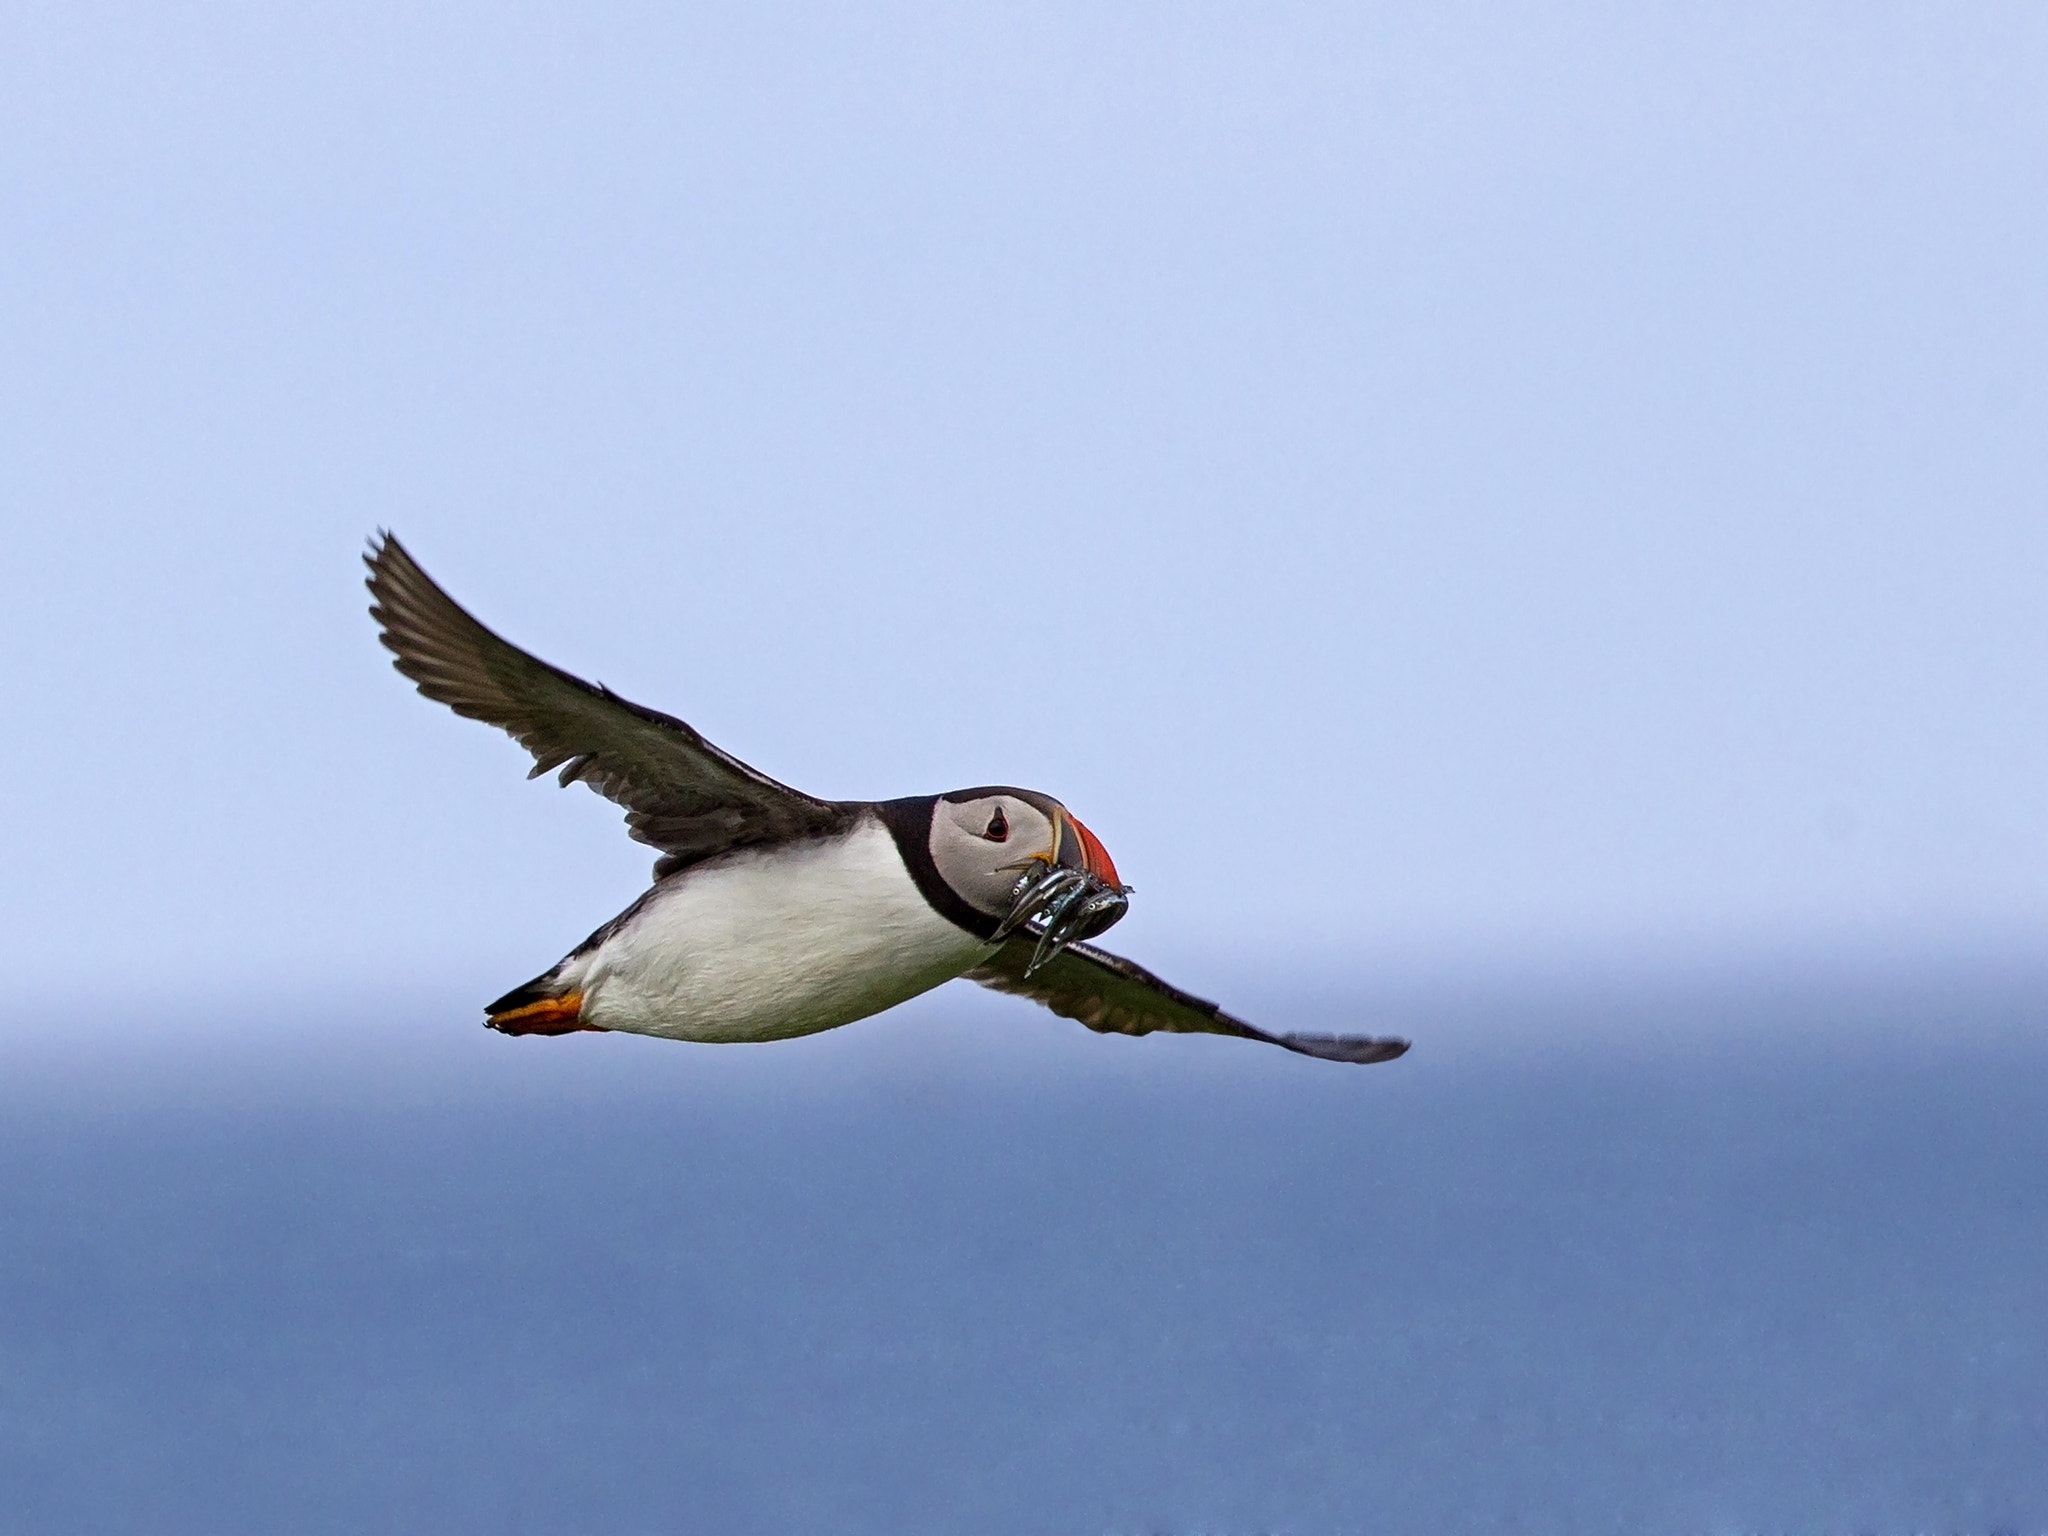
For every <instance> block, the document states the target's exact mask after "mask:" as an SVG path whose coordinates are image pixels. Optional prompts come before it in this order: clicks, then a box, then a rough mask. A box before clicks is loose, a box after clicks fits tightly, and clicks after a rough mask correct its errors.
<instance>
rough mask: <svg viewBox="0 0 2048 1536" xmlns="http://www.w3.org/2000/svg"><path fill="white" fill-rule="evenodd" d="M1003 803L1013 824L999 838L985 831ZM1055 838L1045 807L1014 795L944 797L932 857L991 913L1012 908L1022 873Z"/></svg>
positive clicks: (944, 875)
mask: <svg viewBox="0 0 2048 1536" xmlns="http://www.w3.org/2000/svg"><path fill="white" fill-rule="evenodd" d="M998 809H1000V810H1001V811H1002V813H1003V820H1004V821H1005V822H1006V823H1008V825H1009V836H1008V837H1006V838H1004V839H1003V841H1001V842H999V843H998V842H993V841H991V840H990V839H988V838H986V837H984V836H983V835H982V834H983V833H984V832H985V831H986V830H987V829H988V824H989V822H990V820H991V819H992V818H993V817H994V816H995V813H996V811H997V810H998ZM1051 843H1052V822H1051V821H1050V820H1049V819H1048V818H1047V817H1046V815H1045V813H1044V812H1042V811H1040V810H1038V809H1037V808H1036V807H1034V806H1031V805H1027V804H1026V803H1025V802H1024V801H1022V800H1018V799H1015V798H1014V797H1012V796H1009V795H989V796H986V797H985V798H982V799H979V800H967V801H962V802H960V803H958V804H955V803H954V802H952V801H941V802H940V805H939V813H938V814H937V815H936V816H934V817H933V818H932V833H931V853H932V863H933V865H934V866H936V867H937V869H938V872H939V876H940V878H941V879H943V880H944V881H945V882H946V884H948V885H949V886H951V887H952V888H953V889H954V891H956V892H957V893H958V894H959V896H960V899H961V900H962V901H965V902H966V903H967V904H968V905H969V906H971V907H973V908H974V909H975V910H976V911H977V912H986V913H988V914H989V915H990V916H992V917H1000V916H1002V915H1003V914H1005V913H1007V912H1008V911H1009V909H1010V898H1011V893H1012V891H1013V890H1014V889H1015V887H1016V884H1017V877H1018V876H1019V875H1020V874H1021V873H1023V870H1024V867H1025V865H1027V864H1028V863H1030V862H1031V860H1032V857H1033V855H1036V854H1042V853H1044V852H1045V851H1046V849H1047V848H1048V847H1050V846H1051Z"/></svg>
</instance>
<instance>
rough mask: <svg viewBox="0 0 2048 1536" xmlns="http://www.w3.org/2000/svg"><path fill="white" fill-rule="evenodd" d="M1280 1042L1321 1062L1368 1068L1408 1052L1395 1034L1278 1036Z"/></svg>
mask: <svg viewBox="0 0 2048 1536" xmlns="http://www.w3.org/2000/svg"><path fill="white" fill-rule="evenodd" d="M1276 1038H1277V1039H1278V1040H1279V1042H1280V1044H1282V1045H1284V1046H1286V1047H1287V1049H1288V1050H1290V1051H1299V1052H1300V1053H1301V1054H1302V1055H1304V1056H1314V1057H1316V1058H1317V1059H1318V1060H1321V1061H1348V1062H1350V1063H1352V1064H1353V1065H1354V1066H1361V1067H1369V1066H1372V1065H1374V1064H1376V1063H1378V1062H1382V1061H1392V1060H1394V1059H1395V1058H1396V1057H1399V1056H1405V1055H1407V1054H1408V1042H1407V1041H1406V1040H1402V1039H1399V1038H1397V1037H1395V1036H1391V1035H1389V1036H1380V1037H1373V1036H1368V1035H1280V1036H1278V1037H1276Z"/></svg>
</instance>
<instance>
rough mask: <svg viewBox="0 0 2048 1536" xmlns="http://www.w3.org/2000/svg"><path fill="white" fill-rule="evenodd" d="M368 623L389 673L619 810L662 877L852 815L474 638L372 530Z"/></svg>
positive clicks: (655, 718)
mask: <svg viewBox="0 0 2048 1536" xmlns="http://www.w3.org/2000/svg"><path fill="white" fill-rule="evenodd" d="M363 563H364V564H365V565H367V566H368V567H369V576H368V578H367V581H366V583H365V584H366V585H367V586H368V587H369V589H370V596H371V599H372V601H371V605H370V615H371V617H372V618H374V619H375V620H376V621H377V624H378V628H379V638H380V639H381V640H382V641H383V643H384V646H385V648H386V649H388V650H389V651H390V652H391V653H392V656H393V658H394V659H393V661H392V665H393V666H395V667H396V668H397V669H398V670H399V672H401V673H402V674H403V675H404V676H406V677H408V678H410V679H411V680H412V681H413V683H414V684H415V685H416V686H417V687H418V689H419V691H420V692H421V693H422V694H424V695H425V696H426V697H427V698H430V699H432V700H434V702H436V703H437V704H445V705H447V706H448V707H449V708H450V709H452V710H454V711H455V713H457V714H458V715H462V716H465V717H467V718H469V719H472V720H482V721H485V722H487V723H488V724H491V725H495V726H497V727H498V728H499V729H500V730H503V731H505V732H506V733H507V734H508V735H510V736H511V737H512V738H513V739H514V740H516V741H517V742H518V743H519V744H520V745H521V746H523V747H525V748H526V750H527V751H529V752H531V753H532V754H533V769H532V772H531V773H530V774H529V775H528V777H530V778H538V777H539V776H540V775H541V774H543V773H546V772H547V771H548V770H550V769H552V768H560V769H561V773H560V775H559V782H560V783H561V784H562V785H563V786H564V787H567V786H568V785H570V784H572V783H574V782H576V781H577V780H579V779H580V780H582V781H583V782H584V783H585V784H588V785H589V786H590V787H591V788H592V789H593V790H595V791H596V792H597V793H598V794H600V795H603V796H605V798H607V799H609V800H612V801H615V802H616V803H617V804H619V805H620V806H622V807H624V809H625V812H626V826H627V829H628V830H629V831H630V832H631V833H632V835H633V836H634V837H636V838H638V839H639V840H640V841H641V842H643V843H647V844H650V845H651V846H653V847H655V848H659V849H660V850H661V851H662V852H663V854H665V855H666V857H665V858H664V859H663V860H662V861H661V863H662V865H663V866H664V867H665V868H666V869H668V870H671V871H672V870H675V869H681V868H683V867H685V866H687V865H689V864H693V863H696V862H698V861H699V860H702V859H707V858H711V857H714V856H716V855H718V854H721V853H726V852H729V851H731V850H732V849H734V848H742V847H747V846H750V845H753V844H758V843H775V842H789V841H794V840H796V839H799V838H806V837H823V836H829V835H832V834H834V833H838V832H843V831H845V830H846V829H847V828H848V827H850V826H851V825H852V824H853V821H854V818H855V816H856V815H857V814H858V807H857V806H854V805H849V804H845V803H842V802H839V801H832V800H820V799H817V798H815V797H813V796H811V795H806V794H803V793H802V792H800V791H798V790H794V789H791V788H790V787H789V786H788V785H786V784H781V783H778V782H776V781H775V780H774V779H771V778H769V777H768V775H766V774H765V773H762V772H760V771H758V770H757V769H754V768H750V767H748V766H747V765H746V764H745V763H743V762H741V761H740V760H739V759H738V758H736V757H733V756H731V755H729V754H728V753H725V752H721V751H720V750H719V749H718V748H717V747H715V746H713V745H712V744H711V743H710V742H708V741H706V740H705V739H704V738H703V737H702V736H700V735H698V734H697V732H696V731H694V730H692V729H691V728H690V727H689V726H688V725H687V724H685V723H684V722H683V721H681V720H678V719H676V718H675V717H674V716H672V715H665V714H663V713H661V711H659V710H655V709H649V708H647V707H646V706H645V705H641V704H635V703H633V702H632V701H631V700H630V699H622V698H620V697H619V696H618V695H617V694H615V693H613V692H612V691H611V690H610V689H609V688H602V687H598V686H596V685H594V684H591V683H587V682H585V681H583V679H582V678H580V677H575V676H572V675H571V674H569V673H567V672H564V671H563V670H562V669H561V668H559V667H555V666H550V665H549V664H548V663H547V662H544V661H542V660H541V659H540V658H539V657H537V656H532V655H529V654H528V653H527V652H525V651H522V650H520V649H519V647H517V646H515V645H513V644H512V643H511V642H510V641H508V640H505V639H502V638H501V637H499V636H498V635H496V634H494V633H493V632H492V631H491V630H489V629H486V628H485V627H484V626H483V625H482V624H480V623H479V622H478V621H477V620H476V619H475V618H473V617H472V616H471V615H470V614H469V613H468V612H467V611H466V610H465V609H463V608H462V607H461V606H460V605H459V604H457V603H456V601H455V600H454V599H453V598H451V597H450V596H449V595H448V594H447V593H446V592H444V591H442V590H441V588H440V587H438V586H436V585H435V584H434V581H433V579H432V578H431V577H429V576H428V575H427V573H426V572H425V571H424V570H423V569H422V568H421V567H420V565H419V563H418V562H417V561H416V560H414V559H413V558H412V556H411V554H409V553H408V552H407V551H406V548H405V546H404V545H402V544H400V543H399V542H398V540H397V539H396V538H395V537H393V536H392V535H391V534H390V533H388V532H382V531H380V532H379V533H378V535H377V536H376V537H375V538H374V539H372V540H371V541H370V547H369V550H368V552H367V553H365V554H364V556H363Z"/></svg>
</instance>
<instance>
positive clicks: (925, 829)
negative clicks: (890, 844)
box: [875, 795, 1002, 943]
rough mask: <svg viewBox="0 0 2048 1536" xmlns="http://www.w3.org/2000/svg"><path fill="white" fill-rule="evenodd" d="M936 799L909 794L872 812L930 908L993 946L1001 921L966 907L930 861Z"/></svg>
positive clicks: (935, 796)
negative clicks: (887, 834)
mask: <svg viewBox="0 0 2048 1536" xmlns="http://www.w3.org/2000/svg"><path fill="white" fill-rule="evenodd" d="M940 799H941V797H940V796H938V795H912V796H910V797H909V798H907V799H903V800H882V801H878V802H877V803H876V805H875V813H876V814H877V815H878V816H880V817H881V818H882V825H883V826H885V827H887V828H888V829H889V834H890V836H892V837H894V838H895V839H896V851H897V852H898V853H900V854H901V855H902V856H903V867H904V868H905V869H907V870H909V871H910V878H911V880H912V881H914V882H915V883H916V885H917V889H918V891H919V893H920V894H921V895H923V897H924V899H925V900H926V902H928V903H929V904H930V906H931V909H932V910H933V911H934V912H936V913H938V914H939V916H941V917H943V918H945V919H946V921H948V922H949V923H952V924H954V925H955V926H956V927H960V928H965V929H966V930H967V931H968V932H969V933H971V934H973V935H974V936H975V937H976V938H977V939H984V940H986V941H988V942H990V943H993V942H995V933H996V928H997V926H998V925H999V924H1001V922H1002V919H1001V918H1000V917H990V916H989V915H988V914H987V913H986V912H978V911H976V910H975V909H974V908H973V907H970V906H969V905H968V904H967V903H966V902H965V901H964V900H963V899H962V898H961V895H960V893H959V892H958V891H956V890H954V889H953V887H951V886H950V885H948V884H946V882H945V879H944V877H943V876H941V875H940V874H939V866H938V865H936V864H934V863H933V862H932V816H933V814H934V813H935V812H936V810H937V808H938V804H939V800H940Z"/></svg>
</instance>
